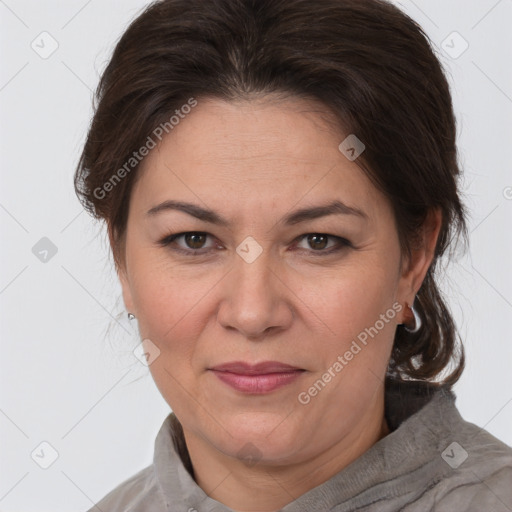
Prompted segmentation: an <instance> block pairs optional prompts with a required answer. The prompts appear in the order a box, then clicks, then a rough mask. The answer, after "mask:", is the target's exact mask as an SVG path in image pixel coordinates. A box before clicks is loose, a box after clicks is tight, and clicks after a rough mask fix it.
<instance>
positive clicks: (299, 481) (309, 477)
mask: <svg viewBox="0 0 512 512" xmlns="http://www.w3.org/2000/svg"><path fill="white" fill-rule="evenodd" d="M377 409H378V412H379V414H378V415H377V416H376V417H375V418H369V417H365V418H362V420H361V424H358V425H357V427H356V428H353V429H352V430H351V432H349V433H347V435H346V436H344V437H343V438H342V439H341V440H339V441H338V442H337V443H335V444H334V445H333V446H330V447H329V448H328V449H326V450H324V451H323V452H322V453H318V454H315V456H314V457H312V458H309V459H307V460H304V459H300V460H297V461H296V462H295V463H293V464H287V465H276V464H272V463H271V462H262V461H259V462H258V463H257V464H255V465H247V464H246V463H245V462H244V461H242V460H239V459H237V458H234V457H231V456H228V455H226V454H224V453H222V452H220V451H219V450H217V449H216V448H215V447H214V446H212V444H211V443H209V442H208V441H206V440H205V439H204V438H203V437H199V436H196V435H195V434H194V433H193V432H191V431H189V430H187V429H184V430H183V433H184V436H185V440H186V444H187V449H188V452H189V454H190V459H191V461H192V465H193V468H194V476H195V480H196V483H197V484H198V485H199V487H201V489H202V490H203V491H204V492H205V493H206V494H207V495H208V496H209V497H210V498H212V499H214V500H217V501H219V502H220V503H223V504H224V505H226V506H227V507H229V508H231V509H233V510H238V511H244V512H251V511H259V512H272V511H275V510H279V509H281V508H283V507H284V506H285V505H287V504H288V503H290V502H292V501H294V500H296V499H297V498H298V497H299V496H301V495H302V494H304V493H306V492H308V491H309V490H311V489H313V488H314V487H317V486H318V485H320V484H322V483H324V482H326V481H327V480H329V479H330V478H331V477H332V476H334V475H335V474H337V473H339V472H340V471H341V470H342V469H343V468H345V467H346V466H348V465H349V464H350V463H351V462H353V461H354V460H355V459H357V458H358V457H359V456H360V455H362V454H363V453H364V452H366V451H367V450H368V449H369V448H370V447H371V446H373V445H374V444H375V443H376V442H377V441H379V440H380V439H382V438H383V437H385V436H386V435H387V434H389V433H390V429H389V427H388V425H387V422H386V419H385V417H384V403H383V400H382V404H381V407H379V408H377ZM370 411H371V409H370ZM373 411H375V409H373ZM372 419H373V421H372Z"/></svg>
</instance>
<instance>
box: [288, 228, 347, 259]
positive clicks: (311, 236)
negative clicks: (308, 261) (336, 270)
mask: <svg viewBox="0 0 512 512" xmlns="http://www.w3.org/2000/svg"><path fill="white" fill-rule="evenodd" d="M296 247H297V248H298V249H300V250H305V251H306V252H309V253H310V254H314V255H315V256H327V255H328V254H332V253H335V252H338V251H341V250H343V249H347V248H351V247H353V246H352V244H351V243H350V242H349V241H348V240H347V239H345V238H342V237H339V236H335V235H328V234H326V233H307V234H305V235H302V236H300V237H299V242H298V244H297V246H296Z"/></svg>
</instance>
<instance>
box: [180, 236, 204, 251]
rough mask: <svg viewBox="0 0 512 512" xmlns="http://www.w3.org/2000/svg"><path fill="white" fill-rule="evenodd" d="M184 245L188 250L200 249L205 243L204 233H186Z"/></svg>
mask: <svg viewBox="0 0 512 512" xmlns="http://www.w3.org/2000/svg"><path fill="white" fill-rule="evenodd" d="M184 239H185V243H186V244H187V246H188V247H189V248H190V249H201V248H202V246H203V244H204V243H205V241H206V234H204V233H187V234H186V235H184Z"/></svg>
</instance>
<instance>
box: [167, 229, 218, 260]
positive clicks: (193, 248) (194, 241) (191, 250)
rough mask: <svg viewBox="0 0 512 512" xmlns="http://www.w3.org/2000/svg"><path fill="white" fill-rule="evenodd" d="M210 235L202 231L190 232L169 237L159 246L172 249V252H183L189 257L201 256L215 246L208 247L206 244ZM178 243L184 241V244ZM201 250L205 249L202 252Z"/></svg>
mask: <svg viewBox="0 0 512 512" xmlns="http://www.w3.org/2000/svg"><path fill="white" fill-rule="evenodd" d="M208 237H210V235H209V234H208V233H203V232H201V231H188V232H185V233H176V234H173V235H168V236H166V237H165V238H163V239H162V240H160V242H159V244H160V245H162V246H164V247H167V246H173V247H171V248H172V250H174V251H177V252H181V253H184V254H189V255H196V254H197V255H199V254H204V253H206V252H208V251H210V250H211V249H212V248H213V247H214V246H212V245H210V246H206V245H205V243H206V241H207V240H208ZM178 241H182V242H183V244H179V243H178ZM201 249H203V250H202V251H201Z"/></svg>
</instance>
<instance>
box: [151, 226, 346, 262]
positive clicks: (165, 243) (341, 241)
mask: <svg viewBox="0 0 512 512" xmlns="http://www.w3.org/2000/svg"><path fill="white" fill-rule="evenodd" d="M185 235H206V236H211V235H210V234H209V233H205V232H204V231H184V232H181V233H176V234H171V235H167V236H166V237H164V238H163V239H162V240H160V242H158V243H159V245H161V246H162V247H170V246H171V244H172V243H173V242H174V241H175V240H177V239H178V238H181V237H183V236H185ZM309 235H318V236H324V237H327V238H329V239H334V240H337V241H338V245H337V246H335V247H331V248H330V249H328V250H323V249H318V250H316V251H315V250H314V249H311V250H310V251H308V250H307V249H298V250H299V251H308V252H310V253H312V254H313V255H314V256H328V255H330V254H333V253H336V252H339V251H341V250H343V249H346V248H349V247H350V248H354V246H353V245H352V243H351V242H350V241H349V240H347V239H346V238H343V237H340V236H335V235H329V234H327V233H316V232H313V233H305V234H304V235H300V236H299V237H297V238H296V239H295V240H294V243H295V242H297V243H299V242H301V241H302V240H303V239H304V238H306V237H307V236H309ZM170 248H171V250H173V251H175V252H178V253H181V254H185V255H187V256H202V255H204V254H207V253H208V252H209V251H210V250H211V249H212V248H207V249H206V250H204V249H188V250H187V249H182V248H180V247H176V246H174V247H170Z"/></svg>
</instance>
